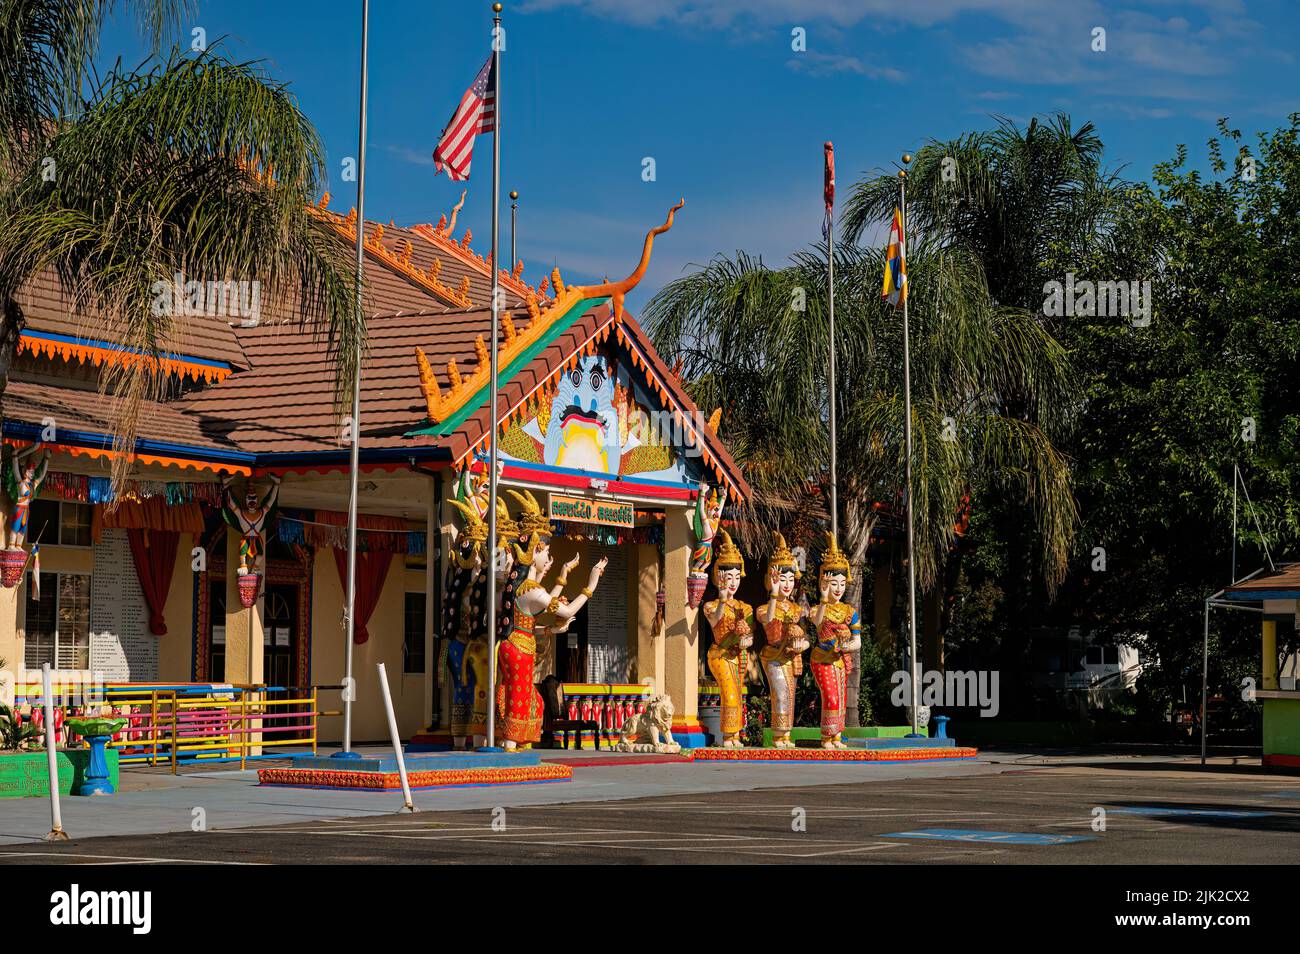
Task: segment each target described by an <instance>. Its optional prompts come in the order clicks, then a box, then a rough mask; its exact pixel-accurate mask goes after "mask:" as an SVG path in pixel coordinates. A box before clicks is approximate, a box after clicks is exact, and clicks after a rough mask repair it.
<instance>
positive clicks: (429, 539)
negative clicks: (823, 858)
mask: <svg viewBox="0 0 1300 954" xmlns="http://www.w3.org/2000/svg"><path fill="white" fill-rule="evenodd" d="M328 205H329V200H328V196H326V197H324V198H323V199H322V201H321V203H320V204H319V205H317V206H316V207H315V209H314V214H315V216H316V218H317V219H318V221H319V225H320V227H321V228H322V229H324V230H326V231H327V232H329V233H331V234H332V235H334V236H335V237H336V238H337V240H338V241H339V242H341V243H346V244H349V245H350V244H352V243H355V235H356V233H355V229H356V226H357V223H356V216H355V212H351V213H349V214H347V215H341V214H337V213H335V212H333V211H331V210H330V209H329V208H328ZM670 222H671V215H670ZM667 224H669V223H666V224H665V225H667ZM454 229H455V214H454V213H453V215H452V221H451V222H450V223H448V222H447V221H446V217H444V219H443V221H440V222H439V223H438V224H437V225H416V226H413V227H397V226H394V225H393V224H392V223H389V224H388V225H386V226H385V225H381V224H379V223H376V222H366V223H365V266H364V271H365V282H366V292H365V294H366V298H365V311H366V314H367V316H368V319H367V323H368V350H367V352H366V356H365V359H364V364H363V369H362V390H361V418H360V434H361V438H360V474H359V482H360V483H359V513H360V516H359V520H358V526H359V531H358V536H359V548H358V550H359V552H358V561H357V581H358V582H357V599H356V621H355V623H356V625H355V630H356V632H355V636H354V661H353V672H354V675H355V678H356V686H357V690H356V703H355V706H354V709H353V737H354V739H356V740H358V741H368V740H379V739H383V738H385V737H386V736H387V728H386V722H385V715H384V712H383V708H382V703H381V696H380V693H379V691H378V685H377V682H376V664H377V663H381V662H382V663H385V664H386V667H387V671H388V674H389V681H390V685H391V689H392V694H393V700H394V704H395V707H396V710H397V716H398V722H399V727H400V729H401V732H402V735H403V737H406V738H409V737H411V736H413V735H420V736H421V737H424V738H432V739H434V740H437V739H440V738H446V737H448V735H449V733H448V719H449V706H450V701H449V692H448V672H449V668H448V667H449V663H448V661H447V646H446V645H445V641H444V639H443V638H442V634H441V626H440V621H441V619H442V616H443V612H444V607H443V605H442V603H443V588H444V580H445V578H446V568H447V565H448V560H449V555H450V553H451V548H452V546H453V540H454V539H455V535H456V534H457V533H458V532H459V529H460V526H461V522H462V517H461V514H460V512H459V511H458V509H457V508H456V507H455V506H452V504H451V502H452V501H453V500H454V499H455V498H456V497H457V496H461V497H462V500H463V499H465V495H466V494H467V493H470V494H471V495H472V494H475V493H481V488H482V485H484V484H485V483H486V475H487V462H486V458H487V454H488V443H489V431H490V421H491V415H490V408H489V407H488V391H489V381H488V345H487V339H488V336H489V335H490V333H491V310H490V307H489V305H490V296H491V286H492V272H491V269H492V267H493V263H492V262H490V261H488V260H485V258H484V257H482V256H481V255H479V254H478V253H476V252H475V251H474V250H473V248H472V246H471V240H472V236H471V235H470V233H469V231H468V230H466V231H465V232H464V234H463V236H461V237H459V238H457V237H456V236H455V235H454V234H453V230H454ZM665 230H666V229H665V228H661V229H658V230H655V231H654V232H652V234H651V235H650V236H647V241H646V245H645V249H644V251H643V254H642V257H641V261H640V262H639V264H638V263H637V262H636V261H635V259H634V258H633V250H631V249H629V255H628V257H629V269H632V268H633V266H635V270H634V271H632V274H631V275H630V276H629V277H628V278H627V279H626V280H624V281H622V282H609V283H605V284H601V285H595V286H572V285H568V284H566V283H565V281H564V280H563V277H562V276H561V274H560V272H559V271H558V269H557V270H555V271H553V272H552V273H551V275H549V276H547V277H545V278H543V279H542V280H541V281H540V282H538V283H536V284H529V283H527V282H526V281H525V280H524V279H523V276H522V263H519V265H517V266H516V267H514V268H513V269H511V270H509V271H507V270H501V271H500V273H499V281H500V285H501V287H502V289H503V291H504V292H505V295H506V300H505V309H506V311H505V312H504V313H503V317H502V320H501V322H500V329H499V337H498V347H499V355H500V364H499V366H500V397H499V404H498V408H497V411H498V415H499V420H500V430H499V441H498V447H499V451H500V458H501V460H502V462H503V465H502V467H501V470H500V475H499V480H500V486H501V487H502V488H503V491H505V490H513V491H515V495H507V494H505V493H504V492H503V494H502V495H501V499H502V501H503V502H504V503H505V504H506V505H507V506H508V507H509V509H510V517H511V519H515V518H518V517H520V516H521V515H522V514H521V507H524V506H525V505H524V504H521V503H520V502H519V501H525V502H528V501H531V502H535V503H536V505H537V508H538V511H539V513H540V514H541V515H543V516H544V517H546V518H548V519H549V520H550V521H551V523H552V526H553V528H554V531H555V537H554V543H553V545H552V549H553V552H554V554H555V557H556V565H557V566H559V565H561V564H562V563H563V562H564V561H565V560H567V559H568V558H569V557H571V556H572V555H574V554H577V555H578V556H579V557H580V559H581V561H582V562H581V569H580V571H579V572H578V573H577V574H575V576H574V579H573V581H572V583H570V584H569V589H570V590H572V593H570V594H569V595H570V596H574V595H576V594H577V592H578V591H579V589H580V588H581V587H582V585H583V580H585V578H586V572H587V568H588V567H590V566H591V565H592V563H594V562H595V561H596V560H598V559H599V558H601V557H606V558H608V568H607V570H606V571H605V575H604V578H603V581H602V583H601V585H600V587H599V588H598V590H597V591H596V594H595V596H594V597H593V598H592V599H591V600H590V602H589V603H588V604H587V605H586V606H585V607H584V609H583V610H582V611H581V613H580V614H579V616H578V617H576V618H575V619H574V621H573V623H572V625H571V626H570V628H569V630H568V631H567V632H566V633H563V634H561V635H558V636H556V637H554V639H553V641H552V644H550V645H547V646H542V645H539V647H538V668H537V671H536V673H535V675H536V678H537V680H538V681H540V680H541V679H542V677H544V676H546V675H549V674H554V675H556V676H557V677H558V678H559V679H560V680H562V681H563V682H564V683H565V685H566V686H577V685H580V686H587V687H600V686H605V687H610V686H628V685H630V684H637V683H644V682H650V683H653V685H654V686H655V687H656V688H657V690H658V691H660V692H667V693H668V694H670V695H671V696H672V698H673V701H674V705H675V709H676V722H675V723H674V727H675V729H676V730H677V731H681V732H686V733H688V734H689V733H694V732H698V731H699V723H698V721H697V718H696V715H697V708H696V707H697V691H698V674H699V660H700V648H699V640H700V628H699V625H698V624H697V620H696V614H697V611H696V610H695V609H692V608H691V606H690V604H691V603H695V604H697V605H698V597H699V594H698V593H694V594H692V593H688V577H690V575H691V571H692V568H691V557H692V553H693V551H695V550H696V549H697V545H698V543H699V541H698V540H697V536H696V534H695V527H696V521H697V520H698V517H697V513H696V504H697V501H698V500H699V498H700V495H701V494H705V495H707V496H708V497H709V498H710V499H714V500H721V499H722V498H723V497H724V495H729V496H730V497H731V499H736V498H742V497H747V496H748V495H749V487H748V486H747V484H746V483H745V479H744V477H743V475H742V474H741V472H740V469H739V468H738V467H737V465H736V463H735V462H734V461H733V459H732V458H731V456H730V454H729V453H728V450H727V448H726V446H725V444H724V443H723V441H722V440H721V439H720V438H719V436H718V429H719V427H720V423H719V416H718V415H717V414H713V415H711V416H710V415H706V414H704V413H702V412H701V411H700V409H699V408H697V407H696V406H695V405H694V404H693V403H692V401H691V399H690V397H688V396H687V394H686V392H685V391H684V390H683V388H682V386H681V383H680V381H678V379H677V377H676V376H675V374H674V373H673V371H672V370H670V369H669V368H668V367H666V366H665V365H664V363H663V361H662V360H661V359H660V358H659V356H658V355H657V354H656V353H655V350H654V348H653V347H652V346H651V344H650V341H649V340H648V338H647V336H646V334H645V332H644V331H643V330H642V328H641V327H640V325H638V323H637V321H636V320H635V318H634V317H633V316H632V315H631V314H629V313H628V312H627V311H626V310H624V308H623V296H624V294H625V293H626V292H627V291H628V290H629V289H630V288H631V287H632V286H633V285H635V284H636V282H637V281H639V280H640V278H641V276H642V275H643V274H644V271H645V266H646V264H647V260H648V257H649V254H650V250H651V245H652V243H653V236H654V234H657V233H658V232H662V231H665ZM180 284H181V283H180V280H179V279H178V282H177V285H178V287H177V289H176V293H177V294H178V295H182V296H183V295H186V294H188V291H187V290H185V289H183V288H181V287H180ZM225 286H226V287H223V286H217V287H216V288H214V287H213V286H211V285H210V286H208V288H207V289H206V291H207V298H206V299H205V305H204V307H203V308H202V309H201V311H200V313H198V314H194V315H192V316H190V317H178V318H176V320H175V332H174V335H173V337H172V339H171V340H168V341H166V342H164V343H163V345H162V349H163V351H164V352H165V356H164V358H163V360H164V367H165V369H166V370H167V372H168V374H169V376H170V379H169V389H168V394H169V398H168V399H167V400H166V401H161V402H147V403H146V405H145V406H144V408H143V409H142V411H141V413H140V415H139V426H138V432H137V433H136V435H135V437H134V443H133V446H131V447H130V448H129V459H130V473H129V477H128V478H126V480H125V482H124V483H122V484H121V485H120V487H119V488H118V489H117V490H116V493H115V490H114V487H113V484H112V481H111V480H110V474H111V470H112V467H113V465H114V462H115V461H118V462H119V463H120V458H119V456H118V455H119V454H120V453H123V452H124V451H123V448H122V446H121V442H120V440H119V441H118V442H117V443H115V439H114V435H113V425H112V421H113V419H114V406H115V401H116V400H117V399H116V398H115V397H114V396H113V395H112V394H107V395H106V394H105V393H103V388H102V386H101V382H102V377H101V376H102V375H103V374H104V373H105V372H106V370H107V369H109V368H110V367H111V366H112V365H113V364H114V363H115V362H122V361H131V360H139V359H140V356H139V355H137V354H134V353H132V352H130V351H129V350H127V349H124V348H123V347H121V345H120V344H119V343H117V342H115V341H113V340H112V336H111V334H110V333H108V332H107V331H106V330H105V322H104V321H103V320H102V319H101V318H100V316H97V315H94V314H80V313H76V312H74V311H73V310H72V309H71V308H70V307H69V305H68V303H67V301H66V299H65V297H64V295H63V294H62V292H61V290H60V287H59V284H58V281H57V279H56V278H55V277H54V276H53V274H49V275H45V276H42V278H41V280H40V281H37V282H35V283H33V284H32V285H31V286H30V287H29V288H28V289H27V290H26V292H25V294H24V295H23V297H22V298H21V299H20V304H21V306H22V308H23V311H24V315H25V319H26V327H25V330H24V331H23V333H22V338H21V341H20V345H19V351H18V355H17V358H16V361H15V364H14V367H13V370H12V374H11V377H10V381H9V384H8V389H7V391H6V393H5V395H4V422H3V438H4V442H5V443H6V444H8V445H10V451H9V456H8V457H7V458H6V470H7V471H9V472H7V473H6V474H5V475H4V479H5V487H6V502H7V504H8V505H9V506H8V509H9V511H10V515H11V516H12V511H13V502H14V501H15V500H17V499H18V498H19V496H20V495H21V490H22V488H21V487H20V486H19V485H20V484H21V483H22V482H23V480H24V479H25V478H26V477H27V476H28V475H29V474H30V476H31V478H32V479H33V480H34V481H36V486H37V488H38V490H37V493H36V495H35V497H34V498H33V499H32V500H31V503H30V507H29V508H28V511H27V523H26V528H25V529H26V540H25V545H26V548H27V550H28V551H30V549H31V546H32V544H39V578H34V577H33V573H34V572H35V571H36V566H35V565H34V562H33V561H31V560H30V557H28V559H27V562H26V564H25V565H24V564H23V563H22V561H19V562H18V563H16V564H14V565H13V566H9V565H8V564H6V568H7V575H8V576H10V577H12V579H9V580H7V581H6V586H5V588H4V589H3V590H0V659H4V660H6V662H7V666H8V668H10V669H11V670H23V669H26V670H31V669H39V668H40V666H41V665H42V664H43V663H47V662H48V663H50V664H51V665H52V666H53V667H54V668H56V669H58V670H60V671H62V672H64V673H79V674H82V675H83V676H85V677H91V675H92V674H98V676H99V677H100V678H102V679H103V680H105V681H107V682H131V683H162V684H169V683H216V684H231V685H235V686H247V685H265V686H279V687H310V686H321V687H327V686H333V687H337V686H338V685H339V683H340V682H341V680H342V678H343V675H344V657H345V645H344V633H345V629H344V625H343V607H344V602H345V600H344V593H345V586H344V582H343V581H344V579H345V578H346V553H347V551H346V547H347V508H348V497H349V451H350V446H349V444H350V440H351V437H350V432H349V431H348V430H347V422H346V421H345V420H343V419H342V418H341V417H340V415H339V414H338V412H337V410H336V406H335V395H334V380H335V371H334V368H333V367H332V365H331V361H330V356H329V353H328V347H327V343H326V341H325V340H324V338H323V336H322V335H320V334H318V333H316V332H315V331H314V330H313V329H311V328H304V327H303V326H302V324H301V323H300V322H299V320H298V319H297V317H296V316H295V315H292V314H290V313H288V312H287V311H286V312H277V310H276V308H275V306H274V305H273V304H271V303H261V304H260V305H259V303H258V302H257V301H256V298H255V295H250V293H249V290H248V289H244V288H240V287H235V286H236V283H233V282H232V283H225ZM254 292H255V290H254ZM250 305H252V306H253V307H252V308H250V307H249V306H250ZM259 307H260V313H258V308H259ZM250 312H251V313H250ZM10 460H15V461H16V466H12V465H10V463H9V461H10ZM37 468H39V469H37ZM480 499H482V497H480ZM250 541H252V543H251V545H250ZM14 549H15V548H14V547H12V546H10V547H9V549H8V550H7V551H6V553H7V554H13V551H14ZM6 559H7V560H9V561H10V562H11V563H12V561H13V558H12V557H6ZM241 565H242V566H243V568H244V569H245V570H249V569H257V570H258V571H259V572H260V575H261V576H260V581H259V583H260V585H258V586H257V587H256V590H255V591H254V590H253V589H249V588H248V586H247V581H246V580H243V579H242V577H243V576H247V575H249V574H247V573H245V574H241V572H240V569H241ZM24 567H25V568H24ZM20 573H21V578H18V575H19V574H20ZM697 575H698V574H697ZM548 585H549V584H548ZM38 591H39V592H38ZM246 603H251V605H249V606H247V608H246V606H245V604H246ZM592 691H596V690H592ZM321 698H322V705H323V707H324V708H337V706H334V705H333V704H332V703H331V700H330V699H329V696H328V694H327V693H325V692H322V694H321ZM337 698H338V696H337V695H335V696H334V699H335V700H337ZM320 734H321V738H322V740H337V739H338V738H339V737H340V736H341V724H340V721H339V720H333V724H331V723H330V722H329V721H327V722H325V723H324V724H323V725H322V727H321V730H320Z"/></svg>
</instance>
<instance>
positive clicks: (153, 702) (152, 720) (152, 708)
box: [149, 689, 158, 768]
mask: <svg viewBox="0 0 1300 954" xmlns="http://www.w3.org/2000/svg"><path fill="white" fill-rule="evenodd" d="M149 743H150V744H149V767H150V768H153V767H154V766H156V765H157V764H158V690H157V689H154V690H151V691H150V693H149Z"/></svg>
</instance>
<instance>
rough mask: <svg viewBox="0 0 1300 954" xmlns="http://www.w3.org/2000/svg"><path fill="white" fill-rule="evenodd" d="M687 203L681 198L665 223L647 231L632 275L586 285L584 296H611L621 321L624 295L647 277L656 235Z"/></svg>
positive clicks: (616, 318)
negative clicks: (638, 260)
mask: <svg viewBox="0 0 1300 954" xmlns="http://www.w3.org/2000/svg"><path fill="white" fill-rule="evenodd" d="M685 204H686V200H685V199H679V200H678V201H677V204H676V205H674V206H673V207H672V208H671V209H669V210H668V218H667V219H665V220H664V224H663V225H660V226H658V227H657V228H653V229H651V230H650V231H649V232H647V233H646V236H645V245H644V246H642V248H641V261H640V262H638V263H637V266H636V268H635V269H634V270H633V272H632V274H631V275H629V276H628V277H627V278H625V279H623V280H622V281H618V282H605V283H603V284H600V285H585V286H583V287H582V289H581V290H582V292H583V294H584V296H585V297H587V298H606V297H608V298H611V299H612V300H613V307H614V320H615V321H621V320H622V318H623V298H624V296H625V295H627V293H628V292H630V291H631V290H632V289H633V288H635V287H636V286H637V285H638V284H640V282H641V279H642V278H644V277H645V273H646V269H647V268H649V267H650V252H651V251H652V250H653V249H654V244H655V236H656V235H662V234H663V233H664V232H667V231H668V230H669V229H670V228H672V227H673V217H674V216H676V214H677V212H678V210H680V209H681V207H682V206H684V205H685Z"/></svg>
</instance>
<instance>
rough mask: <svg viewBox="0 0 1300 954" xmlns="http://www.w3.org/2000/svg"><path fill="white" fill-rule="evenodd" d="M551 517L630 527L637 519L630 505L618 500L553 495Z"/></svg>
mask: <svg viewBox="0 0 1300 954" xmlns="http://www.w3.org/2000/svg"><path fill="white" fill-rule="evenodd" d="M550 516H551V519H552V520H571V521H573V522H574V523H603V524H605V525H606V526H610V527H630V526H632V524H633V521H634V520H635V518H636V513H635V511H634V510H633V508H632V505H631V504H630V503H622V502H620V501H618V500H588V499H587V498H586V497H564V496H561V495H560V494H551V513H550Z"/></svg>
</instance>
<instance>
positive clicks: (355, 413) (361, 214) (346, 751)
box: [336, 0, 370, 758]
mask: <svg viewBox="0 0 1300 954" xmlns="http://www.w3.org/2000/svg"><path fill="white" fill-rule="evenodd" d="M369 28H370V0H361V118H360V123H359V127H358V140H359V145H358V146H357V317H358V318H360V316H361V314H362V309H363V307H364V306H363V303H362V277H363V267H364V262H365V241H366V92H367V90H366V86H367V82H368V80H369V73H368V70H369V59H368V50H367V47H368V40H369V37H368V35H367V34H368V31H369ZM354 372H355V373H354V380H353V383H352V450H351V454H350V456H349V466H348V592H347V604H346V606H345V607H344V610H343V619H344V628H345V633H344V636H343V638H344V640H345V646H344V650H343V750H342V751H341V752H338V753H336V754H337V755H338V756H339V757H341V758H353V757H356V756H355V755H354V753H353V752H352V700H353V697H354V696H355V695H356V682H355V681H354V680H353V678H352V640H353V636H354V634H355V633H356V617H355V614H356V607H357V471H358V470H359V468H360V462H361V343H360V342H358V345H357V363H356V367H355V369H354Z"/></svg>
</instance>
